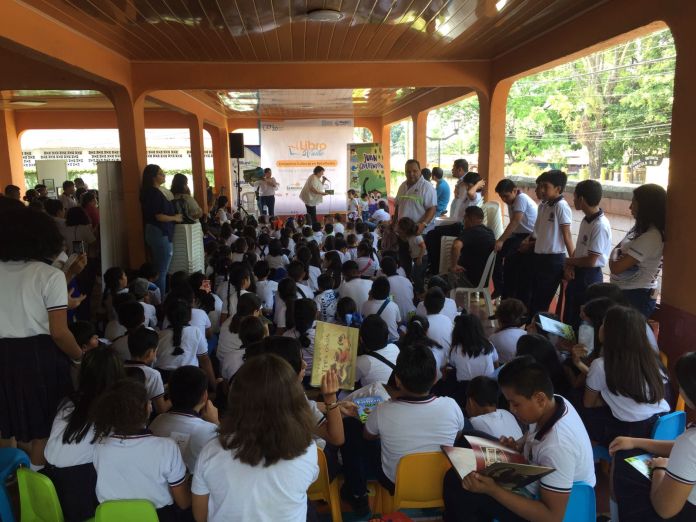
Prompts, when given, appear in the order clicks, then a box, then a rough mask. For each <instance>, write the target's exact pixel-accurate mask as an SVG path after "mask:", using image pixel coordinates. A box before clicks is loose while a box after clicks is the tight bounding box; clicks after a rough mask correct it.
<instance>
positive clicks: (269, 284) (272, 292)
mask: <svg viewBox="0 0 696 522" xmlns="http://www.w3.org/2000/svg"><path fill="white" fill-rule="evenodd" d="M270 273H271V267H270V266H268V261H266V260H263V259H262V260H261V261H257V262H256V264H255V265H254V277H256V295H257V296H258V297H259V299H261V306H262V307H263V310H264V313H265V314H270V313H271V312H272V310H273V303H274V301H275V296H276V293H277V292H278V283H277V282H275V281H273V280H271V279H268V276H269V275H270Z"/></svg>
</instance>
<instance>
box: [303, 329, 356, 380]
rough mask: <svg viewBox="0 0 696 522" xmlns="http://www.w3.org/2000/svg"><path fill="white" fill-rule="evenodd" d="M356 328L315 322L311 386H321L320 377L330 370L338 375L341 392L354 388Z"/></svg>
mask: <svg viewBox="0 0 696 522" xmlns="http://www.w3.org/2000/svg"><path fill="white" fill-rule="evenodd" d="M358 334H359V330H358V329H357V328H351V327H349V326H341V325H338V324H331V323H325V322H322V321H317V330H316V335H315V336H314V358H313V359H312V380H311V385H312V386H317V387H318V386H321V377H322V376H323V375H324V374H325V373H326V372H327V371H328V370H329V369H331V368H333V369H334V370H336V373H337V374H338V385H339V388H341V389H342V390H353V388H354V387H355V362H356V360H357V358H358Z"/></svg>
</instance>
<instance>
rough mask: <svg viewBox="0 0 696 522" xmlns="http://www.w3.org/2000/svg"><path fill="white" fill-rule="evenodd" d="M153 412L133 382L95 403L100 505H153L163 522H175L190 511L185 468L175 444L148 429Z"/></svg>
mask: <svg viewBox="0 0 696 522" xmlns="http://www.w3.org/2000/svg"><path fill="white" fill-rule="evenodd" d="M150 411H151V408H150V401H149V399H148V394H147V391H146V390H145V387H144V386H143V385H142V384H140V383H138V382H136V381H134V380H131V379H126V380H123V381H121V382H120V383H118V384H117V385H116V386H114V387H113V388H112V389H111V390H109V391H106V392H105V393H103V394H102V395H101V396H100V397H99V398H98V399H97V400H96V402H95V406H94V408H93V410H92V421H93V422H94V429H95V433H96V437H97V440H98V443H97V446H96V449H95V452H94V468H95V469H96V470H97V486H96V493H97V499H98V500H99V502H106V501H107V500H131V499H145V500H149V501H150V502H152V503H153V504H154V506H155V509H157V516H158V518H159V520H160V521H167V522H168V521H172V522H173V521H175V520H178V518H179V517H180V516H181V510H185V509H188V508H189V507H190V505H191V491H190V489H189V484H188V481H187V480H186V479H187V475H186V466H185V465H184V461H183V459H182V458H181V452H180V451H179V447H178V446H177V445H176V442H174V441H173V440H172V439H169V438H165V437H156V436H154V435H153V434H152V433H150V432H149V431H148V430H146V429H145V425H146V423H147V419H148V417H149V416H150Z"/></svg>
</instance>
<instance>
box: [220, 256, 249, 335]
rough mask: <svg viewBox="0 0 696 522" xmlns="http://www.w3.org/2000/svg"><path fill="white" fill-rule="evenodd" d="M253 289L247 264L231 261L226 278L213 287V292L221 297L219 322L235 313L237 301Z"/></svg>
mask: <svg viewBox="0 0 696 522" xmlns="http://www.w3.org/2000/svg"><path fill="white" fill-rule="evenodd" d="M255 291H256V287H255V286H254V278H253V277H252V275H251V269H250V268H249V265H247V264H246V263H233V264H232V265H231V266H230V270H229V277H228V280H227V281H225V282H223V283H222V284H221V285H219V286H218V288H216V289H215V293H216V294H217V295H218V297H220V299H222V313H221V314H220V322H221V323H224V322H225V321H226V320H227V318H228V317H231V316H233V315H234V314H235V312H236V311H237V302H238V301H239V298H240V297H241V296H242V295H244V294H246V293H248V292H255Z"/></svg>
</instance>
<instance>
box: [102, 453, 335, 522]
mask: <svg viewBox="0 0 696 522" xmlns="http://www.w3.org/2000/svg"><path fill="white" fill-rule="evenodd" d="M317 458H318V461H319V476H318V477H317V480H315V481H314V483H312V485H311V486H309V489H308V490H307V496H308V497H309V500H323V501H325V502H326V503H328V504H329V507H330V508H331V520H333V522H343V515H342V514H341V496H340V494H339V492H338V480H334V481H333V482H332V481H331V480H330V478H329V467H328V466H327V464H326V456H325V455H324V451H323V450H322V449H321V448H317ZM97 522H98V521H97Z"/></svg>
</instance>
